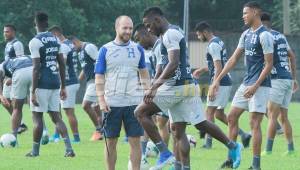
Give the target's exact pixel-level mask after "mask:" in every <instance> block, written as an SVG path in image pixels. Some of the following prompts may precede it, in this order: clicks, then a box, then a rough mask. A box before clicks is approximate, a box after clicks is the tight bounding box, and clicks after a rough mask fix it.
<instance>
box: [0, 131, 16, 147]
mask: <svg viewBox="0 0 300 170" xmlns="http://www.w3.org/2000/svg"><path fill="white" fill-rule="evenodd" d="M16 144H17V139H16V137H15V136H14V135H13V134H10V133H6V134H4V135H2V136H1V138H0V145H1V146H2V147H3V148H13V147H15V146H16Z"/></svg>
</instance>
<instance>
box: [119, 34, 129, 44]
mask: <svg viewBox="0 0 300 170" xmlns="http://www.w3.org/2000/svg"><path fill="white" fill-rule="evenodd" d="M130 38H131V35H129V34H123V35H121V36H120V40H122V41H123V42H124V43H126V42H128V41H129V40H130Z"/></svg>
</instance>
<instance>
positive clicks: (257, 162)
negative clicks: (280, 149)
mask: <svg viewBox="0 0 300 170" xmlns="http://www.w3.org/2000/svg"><path fill="white" fill-rule="evenodd" d="M252 166H253V168H257V169H259V168H260V156H253V162H252Z"/></svg>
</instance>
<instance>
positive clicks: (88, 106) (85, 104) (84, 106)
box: [82, 102, 91, 111]
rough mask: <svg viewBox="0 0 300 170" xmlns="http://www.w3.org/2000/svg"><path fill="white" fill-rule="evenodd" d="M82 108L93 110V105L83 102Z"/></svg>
mask: <svg viewBox="0 0 300 170" xmlns="http://www.w3.org/2000/svg"><path fill="white" fill-rule="evenodd" d="M82 108H83V110H85V111H88V110H90V109H91V105H90V104H89V103H86V102H83V103H82Z"/></svg>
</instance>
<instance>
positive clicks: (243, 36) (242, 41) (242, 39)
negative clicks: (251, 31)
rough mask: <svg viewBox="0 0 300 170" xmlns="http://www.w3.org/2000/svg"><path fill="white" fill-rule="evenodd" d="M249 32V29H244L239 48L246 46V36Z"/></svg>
mask: <svg viewBox="0 0 300 170" xmlns="http://www.w3.org/2000/svg"><path fill="white" fill-rule="evenodd" d="M247 32H248V30H246V31H244V32H243V34H242V35H241V37H240V40H239V44H238V46H237V48H241V49H244V48H245V36H246V33H247Z"/></svg>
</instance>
